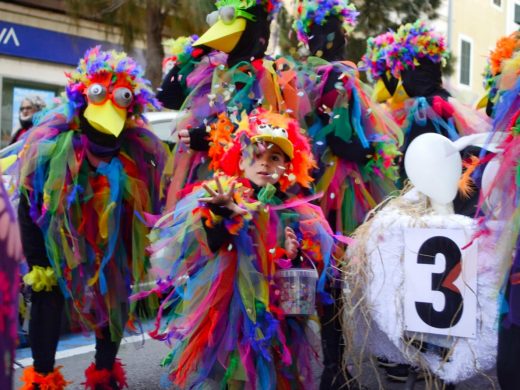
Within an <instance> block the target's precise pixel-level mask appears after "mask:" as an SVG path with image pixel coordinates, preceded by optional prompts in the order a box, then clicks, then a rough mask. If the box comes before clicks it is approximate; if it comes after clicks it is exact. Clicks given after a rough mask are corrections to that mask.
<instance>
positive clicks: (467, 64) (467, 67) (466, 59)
mask: <svg viewBox="0 0 520 390" xmlns="http://www.w3.org/2000/svg"><path fill="white" fill-rule="evenodd" d="M459 82H460V83H461V84H462V85H467V86H469V85H470V84H471V43H470V42H469V41H467V40H465V39H461V40H460V74H459Z"/></svg>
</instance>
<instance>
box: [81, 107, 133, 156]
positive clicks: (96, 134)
mask: <svg viewBox="0 0 520 390" xmlns="http://www.w3.org/2000/svg"><path fill="white" fill-rule="evenodd" d="M80 129H81V131H82V133H83V134H85V135H86V136H87V138H88V141H89V150H90V151H91V152H92V153H93V154H95V155H96V156H98V157H112V156H115V155H116V154H117V153H119V149H121V137H119V138H116V137H114V136H113V135H112V134H104V133H101V132H100V131H97V130H96V129H95V128H93V127H92V125H91V124H90V123H88V121H87V120H86V119H85V117H83V116H81V119H80ZM123 133H124V132H123ZM123 133H122V134H121V135H123Z"/></svg>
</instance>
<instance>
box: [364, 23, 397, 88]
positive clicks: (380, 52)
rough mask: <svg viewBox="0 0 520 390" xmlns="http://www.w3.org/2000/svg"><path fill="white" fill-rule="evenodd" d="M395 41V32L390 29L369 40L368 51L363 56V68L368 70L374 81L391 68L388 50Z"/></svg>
mask: <svg viewBox="0 0 520 390" xmlns="http://www.w3.org/2000/svg"><path fill="white" fill-rule="evenodd" d="M394 43H395V33H394V32H393V31H388V32H386V33H384V34H380V35H378V36H376V37H370V38H368V40H367V51H366V53H365V55H363V58H362V59H361V62H362V64H363V65H362V67H361V68H362V69H364V70H366V72H367V75H368V78H369V79H370V80H371V81H372V82H374V81H376V80H378V79H379V78H381V76H382V75H383V74H384V73H385V72H386V71H387V70H389V69H390V68H391V65H390V64H389V61H388V56H387V54H388V51H389V50H390V49H391V47H392V45H393V44H394Z"/></svg>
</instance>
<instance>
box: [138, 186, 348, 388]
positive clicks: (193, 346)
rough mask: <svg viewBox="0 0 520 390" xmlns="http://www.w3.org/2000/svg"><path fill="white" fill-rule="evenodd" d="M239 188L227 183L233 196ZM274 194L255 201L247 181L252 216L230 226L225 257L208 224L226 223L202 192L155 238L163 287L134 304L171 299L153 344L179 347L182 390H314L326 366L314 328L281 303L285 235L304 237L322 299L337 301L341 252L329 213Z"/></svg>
mask: <svg viewBox="0 0 520 390" xmlns="http://www.w3.org/2000/svg"><path fill="white" fill-rule="evenodd" d="M229 179H230V178H228V177H224V176H221V182H223V183H224V187H226V186H229V182H230V181H229ZM226 183H227V185H226ZM269 187H272V186H268V187H266V188H265V189H264V190H261V191H260V192H259V194H258V196H257V197H256V198H255V197H254V196H253V191H252V189H251V188H250V187H249V185H248V182H247V181H240V182H239V184H238V185H237V187H236V193H235V201H236V202H237V203H238V204H239V205H240V206H241V207H243V208H244V209H246V210H248V214H247V215H246V216H245V217H235V218H233V219H229V220H228V221H227V222H226V223H225V224H224V226H225V229H227V230H228V232H230V233H231V239H230V241H229V243H225V244H224V245H223V247H221V248H220V249H219V250H218V252H216V253H213V252H211V251H210V249H209V248H208V244H207V241H206V235H205V233H204V227H203V224H204V223H206V224H208V223H209V224H210V225H211V224H212V223H215V222H218V219H215V216H214V215H213V214H212V213H211V211H210V210H209V209H208V208H207V206H206V205H205V204H201V203H200V202H199V198H200V197H202V196H205V195H206V191H205V190H204V189H203V188H202V187H201V186H200V185H196V186H195V187H194V188H193V191H192V192H191V193H190V194H189V195H187V196H186V197H184V198H182V199H181V200H180V201H179V202H178V203H177V206H176V208H175V210H174V211H173V212H171V213H169V214H167V215H165V216H164V217H163V218H162V219H161V220H160V221H159V222H158V223H157V224H156V226H155V228H154V230H153V231H152V241H153V244H152V246H151V251H152V253H153V256H152V263H153V267H154V269H153V270H154V271H155V272H156V274H157V275H158V276H159V279H158V281H157V287H156V288H155V289H154V290H153V291H150V292H148V293H141V294H138V295H136V296H134V298H135V299H139V298H143V297H144V296H147V295H148V294H151V293H155V294H159V295H162V296H163V297H164V299H163V300H162V304H161V307H160V310H159V314H158V317H157V322H156V329H155V330H154V331H153V332H152V333H151V335H152V336H153V337H154V338H156V339H160V340H164V341H166V342H167V343H168V344H169V345H170V346H171V347H172V351H171V352H170V353H169V354H168V355H167V356H166V358H165V359H164V360H163V364H164V365H165V366H168V367H169V369H170V376H169V378H170V379H171V381H172V382H173V383H174V384H176V385H177V386H179V387H180V388H188V387H189V388H191V387H192V386H196V385H198V384H202V383H205V382H208V381H218V382H220V384H221V386H223V387H225V386H226V384H229V383H232V382H233V381H242V382H246V383H247V385H246V386H247V387H248V388H259V389H286V388H309V387H308V386H310V387H313V386H312V383H314V379H313V378H312V375H311V372H312V370H311V361H313V362H314V363H315V364H319V363H318V361H317V358H318V355H317V351H316V348H319V342H318V344H316V343H313V342H312V341H311V340H310V337H311V336H312V335H311V334H312V332H309V329H307V328H308V321H307V319H305V318H300V319H296V318H289V317H288V318H284V316H283V313H282V311H281V309H280V307H279V302H278V300H279V290H278V286H277V284H276V280H275V278H274V276H275V271H276V270H277V269H278V268H279V267H280V264H281V262H280V261H279V259H280V258H281V257H282V255H283V253H284V250H283V249H282V247H283V230H284V228H285V226H289V225H290V226H293V228H295V230H296V232H297V235H298V237H299V238H300V240H301V243H302V244H301V248H300V249H301V253H302V256H303V257H305V258H308V259H311V261H312V262H314V264H315V266H316V268H317V269H318V270H319V271H320V275H321V276H320V278H319V281H318V288H317V290H318V294H320V296H321V297H322V298H323V299H324V300H325V301H327V302H329V301H330V298H329V297H328V295H327V294H326V293H325V292H324V287H325V281H326V278H327V275H329V276H330V275H333V273H334V271H333V264H334V260H333V255H337V253H335V250H340V251H341V249H340V248H339V247H338V246H337V245H336V244H335V241H336V240H335V238H334V236H333V235H332V232H331V230H330V227H328V224H327V222H326V221H325V219H324V218H323V214H322V212H321V210H320V208H319V207H317V206H314V205H312V204H310V203H308V200H304V199H303V200H302V199H296V200H292V201H291V200H289V201H286V202H281V201H280V199H278V198H276V197H273V194H274V192H275V191H269ZM258 199H262V201H259V200H258ZM273 204H275V205H273ZM291 221H292V223H291ZM220 226H222V225H220ZM339 239H341V238H339ZM285 262H287V260H285ZM304 265H306V266H308V267H310V266H311V265H310V264H309V263H306V262H304ZM314 384H315V385H317V384H316V383H314Z"/></svg>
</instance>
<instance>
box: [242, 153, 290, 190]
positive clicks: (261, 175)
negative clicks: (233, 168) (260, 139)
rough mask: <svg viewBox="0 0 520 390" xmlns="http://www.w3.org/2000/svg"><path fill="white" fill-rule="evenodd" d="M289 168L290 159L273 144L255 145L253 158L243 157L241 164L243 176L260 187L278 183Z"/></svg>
mask: <svg viewBox="0 0 520 390" xmlns="http://www.w3.org/2000/svg"><path fill="white" fill-rule="evenodd" d="M288 166H289V162H288V158H287V157H286V156H285V154H284V153H283V152H282V150H281V149H280V148H279V147H278V146H276V145H275V144H271V143H265V144H256V145H254V146H253V153H252V156H251V157H245V156H242V158H241V159H240V164H239V167H240V170H241V171H242V172H243V176H244V177H245V178H246V179H248V180H249V181H251V182H253V183H254V184H256V185H257V186H259V187H264V186H266V185H267V184H275V183H277V182H278V180H280V177H281V176H282V175H283V174H284V173H285V171H286V170H287V168H288Z"/></svg>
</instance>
